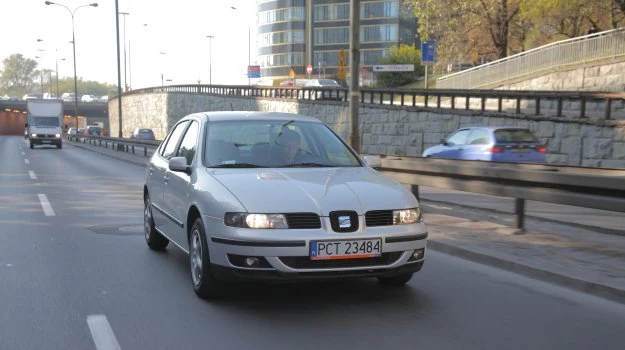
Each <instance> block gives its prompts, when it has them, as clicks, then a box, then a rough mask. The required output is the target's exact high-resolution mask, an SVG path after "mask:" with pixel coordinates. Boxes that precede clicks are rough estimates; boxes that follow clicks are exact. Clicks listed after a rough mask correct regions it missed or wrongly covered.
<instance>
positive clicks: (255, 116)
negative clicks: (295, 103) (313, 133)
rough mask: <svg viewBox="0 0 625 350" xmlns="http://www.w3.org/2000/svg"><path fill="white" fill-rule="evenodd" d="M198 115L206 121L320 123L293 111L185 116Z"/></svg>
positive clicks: (228, 112)
mask: <svg viewBox="0 0 625 350" xmlns="http://www.w3.org/2000/svg"><path fill="white" fill-rule="evenodd" d="M193 116H195V117H200V118H202V119H205V120H207V121H246V120H284V121H289V120H294V119H297V120H298V121H305V122H314V123H321V121H320V120H319V119H317V118H314V117H309V116H305V115H301V114H293V113H281V112H253V111H220V112H201V113H194V114H190V115H188V116H186V117H185V118H190V117H193Z"/></svg>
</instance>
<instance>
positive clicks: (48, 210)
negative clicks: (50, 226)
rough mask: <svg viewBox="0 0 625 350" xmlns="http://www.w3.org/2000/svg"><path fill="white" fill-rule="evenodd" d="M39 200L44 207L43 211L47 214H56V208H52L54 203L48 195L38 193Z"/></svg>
mask: <svg viewBox="0 0 625 350" xmlns="http://www.w3.org/2000/svg"><path fill="white" fill-rule="evenodd" d="M38 196H39V201H40V202H41V207H42V208H43V213H44V214H46V216H54V215H55V214H54V209H52V205H51V204H50V202H48V197H46V195H45V194H38Z"/></svg>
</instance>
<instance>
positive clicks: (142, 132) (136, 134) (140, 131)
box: [130, 128, 156, 140]
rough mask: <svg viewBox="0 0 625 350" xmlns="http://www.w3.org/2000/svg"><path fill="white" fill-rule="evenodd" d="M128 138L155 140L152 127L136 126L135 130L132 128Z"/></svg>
mask: <svg viewBox="0 0 625 350" xmlns="http://www.w3.org/2000/svg"><path fill="white" fill-rule="evenodd" d="M130 138H131V139H140V140H156V137H155V136H154V131H152V129H146V128H136V129H135V130H133V132H132V135H130Z"/></svg>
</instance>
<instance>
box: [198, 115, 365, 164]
mask: <svg viewBox="0 0 625 350" xmlns="http://www.w3.org/2000/svg"><path fill="white" fill-rule="evenodd" d="M205 142H206V146H205V147H206V151H205V152H204V154H205V156H204V161H205V165H206V166H207V167H213V168H228V167H233V168H235V167H236V168H241V167H249V168H256V167H271V168H273V167H275V168H285V167H308V168H311V167H313V168H314V167H358V166H362V165H361V163H360V160H359V159H358V158H357V157H356V155H355V154H354V153H353V152H352V151H351V150H350V149H349V148H348V147H347V146H346V145H345V144H344V143H343V141H341V139H340V138H339V137H338V136H336V135H335V134H334V133H333V132H332V131H331V130H330V129H329V128H328V127H327V126H326V125H325V124H322V123H313V122H306V121H294V120H292V121H284V120H270V121H224V122H221V121H220V122H213V123H210V124H209V126H208V130H207V137H206V140H205Z"/></svg>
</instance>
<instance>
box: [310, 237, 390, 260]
mask: <svg viewBox="0 0 625 350" xmlns="http://www.w3.org/2000/svg"><path fill="white" fill-rule="evenodd" d="M381 254H382V239H380V238H376V239H354V240H349V241H347V240H345V241H311V242H310V260H339V259H363V258H374V257H376V256H380V255H381Z"/></svg>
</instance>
